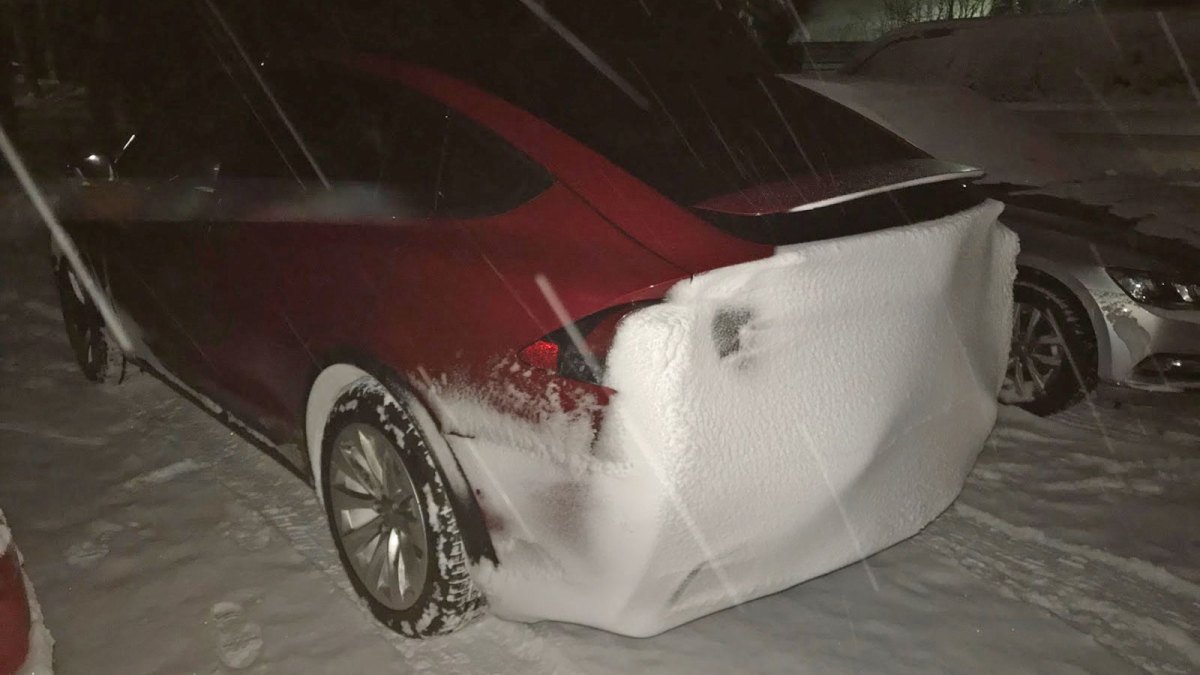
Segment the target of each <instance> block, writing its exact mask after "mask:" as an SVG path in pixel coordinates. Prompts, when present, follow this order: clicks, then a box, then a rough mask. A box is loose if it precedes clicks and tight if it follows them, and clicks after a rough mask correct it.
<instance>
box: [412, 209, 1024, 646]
mask: <svg viewBox="0 0 1200 675" xmlns="http://www.w3.org/2000/svg"><path fill="white" fill-rule="evenodd" d="M1001 208H1002V207H1001V206H1000V205H999V204H997V203H994V202H989V203H985V204H982V205H980V206H978V207H976V208H974V209H971V210H968V211H965V212H963V213H959V214H956V215H953V216H950V217H947V218H942V219H938V220H935V221H931V222H926V223H920V224H916V225H911V226H907V227H903V228H897V229H890V230H884V231H879V232H872V233H869V234H863V235H857V236H853V237H846V238H842V239H836V240H830V241H823V242H817V243H809V244H800V245H796V246H790V247H785V248H781V249H779V250H777V252H776V253H775V255H773V256H772V257H770V258H766V259H763V260H758V261H754V262H750V263H745V264H741V265H736V266H732V267H727V268H722V269H717V270H714V271H711V272H708V273H706V274H703V275H699V276H697V277H694V278H693V279H691V280H689V281H687V282H682V283H680V284H677V285H676V286H675V287H674V288H673V289H672V290H671V292H670V293H669V295H668V296H667V298H666V299H665V301H664V302H663V303H661V304H658V305H654V306H652V307H648V308H645V309H642V310H640V311H638V312H636V313H634V314H631V315H630V316H628V317H627V318H626V319H625V320H624V321H623V322H622V324H621V326H620V329H619V331H618V334H617V336H616V340H615V342H614V344H613V348H612V350H611V352H610V353H609V357H608V367H609V370H608V374H607V376H606V380H605V384H606V385H607V386H609V387H611V388H612V389H614V390H616V392H617V393H616V394H615V395H614V396H613V397H612V399H611V401H609V402H608V404H607V406H606V407H605V409H604V410H603V423H602V424H600V425H599V429H598V430H596V429H595V428H594V427H595V422H594V421H595V419H596V416H595V414H594V411H589V410H587V409H586V406H583V407H582V408H578V409H574V410H569V411H564V410H562V409H558V410H554V409H551V408H547V409H546V410H545V411H544V414H543V415H540V416H539V418H538V419H536V420H533V421H531V422H513V421H511V420H505V419H504V416H503V415H502V414H500V413H499V412H497V411H495V410H489V409H488V406H485V405H482V404H480V403H478V399H474V401H475V402H472V398H471V397H470V396H463V395H461V393H459V394H455V393H453V392H451V391H450V390H448V389H442V390H441V391H430V392H427V393H428V394H430V396H429V400H431V401H432V402H433V403H434V407H435V408H437V409H438V413H439V417H440V418H441V419H442V420H443V421H444V422H445V424H446V430H447V431H448V439H449V441H450V443H451V446H452V448H453V450H454V453H455V456H456V458H457V459H458V461H459V462H460V464H461V466H462V468H463V470H464V472H465V473H466V475H467V477H468V478H469V480H470V481H471V484H472V487H473V488H474V489H475V493H476V496H477V497H478V498H479V499H480V503H481V506H482V507H483V508H484V511H485V512H486V513H488V514H489V529H490V532H491V535H492V540H493V544H494V546H495V550H496V555H497V559H498V561H499V563H498V564H496V565H492V564H491V563H490V562H487V561H485V562H484V563H483V564H482V566H481V567H480V568H479V569H478V570H477V579H478V580H479V582H480V584H481V585H482V586H483V588H484V590H485V591H486V592H487V593H488V598H489V603H490V604H491V606H492V608H493V610H494V611H495V612H496V613H497V614H499V615H500V616H503V617H508V618H514V619H522V620H537V619H555V620H561V621H570V622H576V623H581V624H587V625H591V626H596V627H600V628H604V629H608V630H611V631H614V632H618V633H623V634H626V635H634V636H647V635H653V634H655V633H658V632H661V631H663V630H666V629H669V628H671V627H673V626H676V625H679V624H681V623H684V622H686V621H689V620H691V619H694V618H697V617H700V616H703V615H705V614H708V613H710V612H713V611H717V610H720V609H723V608H726V607H729V606H732V605H735V604H737V603H740V602H744V601H747V600H751V599H753V598H757V597H760V596H763V595H766V594H769V593H773V592H775V591H778V590H781V589H783V588H787V587H788V586H791V585H794V584H796V583H799V582H801V581H804V580H806V579H810V578H812V577H814V576H817V575H820V574H823V573H825V572H828V571H830V570H833V569H836V568H838V567H841V566H844V565H846V564H848V563H850V562H853V561H855V560H858V559H861V558H863V557H865V556H867V555H870V554H871V553H874V552H876V551H878V550H880V549H882V548H884V547H886V546H889V545H891V544H893V543H895V542H897V541H900V540H902V539H904V538H906V537H909V536H911V535H913V534H914V533H916V532H917V531H918V530H920V529H921V528H922V527H923V526H924V525H925V524H926V523H928V522H929V521H930V520H931V519H932V518H933V517H934V516H936V515H937V514H938V513H939V512H941V511H942V510H943V509H944V508H945V507H946V506H947V505H949V503H950V502H951V501H953V499H954V498H955V496H956V495H957V494H958V492H959V490H960V489H961V487H962V483H963V480H964V479H965V477H966V475H967V472H968V471H969V469H970V467H971V465H972V463H973V462H974V459H975V457H976V455H977V454H978V452H979V450H980V448H981V447H982V445H983V442H984V439H985V438H986V436H987V434H988V432H989V431H990V429H991V427H992V425H993V423H994V420H995V415H996V395H997V392H998V390H999V388H1000V384H1001V380H1002V377H1003V373H1004V364H1005V359H1006V357H1007V351H1008V337H1009V332H1010V330H1011V328H1010V322H1011V302H1012V283H1013V279H1014V277H1015V257H1016V252H1017V242H1016V236H1015V235H1014V234H1012V232H1010V231H1009V230H1007V229H1006V228H1004V227H1003V226H1001V225H999V224H998V223H997V222H996V218H997V216H998V215H999V213H1000V210H1001ZM514 372H515V368H514ZM515 376H518V377H519V376H520V374H519V373H517V374H516V375H515ZM548 393H550V392H548ZM546 398H547V400H555V399H556V398H557V397H555V396H547V397H546Z"/></svg>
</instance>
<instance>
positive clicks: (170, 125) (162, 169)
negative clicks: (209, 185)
mask: <svg viewBox="0 0 1200 675" xmlns="http://www.w3.org/2000/svg"><path fill="white" fill-rule="evenodd" d="M202 103H203V102H202V101H200V100H198V99H197V98H196V97H195V92H194V91H191V92H187V93H185V94H183V95H178V96H175V97H168V98H167V99H165V100H164V102H163V103H162V105H161V107H160V108H159V110H158V111H157V113H156V114H155V115H154V116H153V118H151V119H150V120H149V122H148V123H147V124H145V125H143V128H142V129H141V130H139V131H138V132H137V133H136V134H134V136H133V139H132V140H131V141H129V143H128V145H127V146H126V148H125V149H124V151H122V152H121V154H120V157H119V158H118V160H117V163H116V169H117V174H118V175H119V176H120V177H121V178H123V179H133V180H139V181H145V180H154V181H179V180H189V179H204V180H208V179H209V178H210V174H211V172H212V169H213V162H214V160H215V159H216V158H215V157H214V156H213V153H212V151H211V149H212V148H213V143H214V140H215V139H214V138H213V134H214V133H219V129H218V128H217V126H218V125H217V124H216V120H214V119H213V118H212V116H210V115H208V114H206V113H205V111H204V110H202V109H201V108H202V107H203V106H202Z"/></svg>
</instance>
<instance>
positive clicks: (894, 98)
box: [789, 76, 1200, 415]
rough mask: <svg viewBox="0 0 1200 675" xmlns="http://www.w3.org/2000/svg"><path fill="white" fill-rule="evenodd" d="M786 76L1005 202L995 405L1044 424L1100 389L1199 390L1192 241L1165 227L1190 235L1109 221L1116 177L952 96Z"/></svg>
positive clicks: (1196, 266)
mask: <svg viewBox="0 0 1200 675" xmlns="http://www.w3.org/2000/svg"><path fill="white" fill-rule="evenodd" d="M789 79H791V80H793V81H794V82H796V83H798V84H800V85H802V86H804V87H807V88H809V89H811V90H813V91H815V92H817V93H820V94H822V95H825V96H827V97H829V98H831V99H833V100H836V101H838V102H840V103H842V104H843V105H846V106H848V107H850V108H852V109H854V110H855V111H857V112H859V113H860V114H862V115H865V116H866V117H869V118H870V119H872V120H874V121H875V122H877V123H879V124H881V125H883V126H885V127H887V128H888V129H890V130H891V131H893V132H894V133H896V134H897V135H899V136H901V137H903V138H905V139H907V140H908V141H909V142H911V143H913V144H914V145H916V146H917V147H919V148H921V149H923V150H925V151H926V152H929V153H930V154H932V155H934V156H935V157H938V158H939V159H945V160H948V161H954V162H961V163H964V164H970V165H972V166H979V167H981V168H983V169H984V170H985V171H987V172H988V178H987V179H986V181H987V182H985V183H984V184H983V185H982V186H981V189H983V190H984V191H985V192H987V193H989V194H990V195H991V196H993V197H995V198H997V199H1000V200H1002V201H1004V202H1005V203H1006V208H1005V211H1004V213H1003V215H1002V216H1001V220H1002V221H1003V222H1004V224H1005V225H1007V226H1008V227H1009V228H1010V229H1012V230H1014V231H1015V232H1016V233H1017V234H1018V235H1019V236H1020V238H1021V251H1020V254H1019V256H1018V258H1017V265H1018V275H1017V280H1016V286H1015V289H1014V313H1015V314H1014V323H1013V334H1012V338H1013V339H1012V351H1011V353H1010V356H1009V367H1008V373H1007V376H1006V379H1005V386H1004V389H1003V391H1002V392H1001V400H1002V401H1004V402H1006V403H1010V404H1014V405H1019V406H1021V407H1023V408H1025V409H1027V410H1029V411H1030V412H1034V413H1037V414H1041V415H1046V414H1051V413H1054V412H1057V411H1060V410H1062V409H1064V408H1067V407H1069V406H1071V405H1073V404H1075V403H1077V402H1079V401H1080V400H1082V399H1083V398H1084V396H1086V395H1087V394H1088V393H1089V392H1091V391H1092V390H1093V389H1095V387H1096V386H1097V384H1098V383H1099V382H1107V383H1110V384H1114V385H1118V386H1123V387H1132V388H1137V389H1149V390H1155V391H1173V392H1177V391H1183V390H1189V389H1200V271H1198V270H1200V248H1197V246H1200V233H1190V232H1189V231H1188V229H1187V228H1186V227H1177V228H1175V229H1174V230H1170V231H1169V232H1170V233H1171V234H1175V235H1176V236H1178V237H1188V236H1189V235H1193V234H1194V235H1197V236H1195V237H1194V238H1193V239H1192V244H1193V245H1192V246H1189V245H1188V243H1187V242H1186V241H1175V240H1171V239H1166V238H1163V237H1158V236H1151V235H1150V234H1147V233H1146V232H1144V231H1142V230H1144V229H1146V228H1143V227H1141V223H1139V222H1138V219H1137V218H1130V217H1121V216H1118V215H1115V214H1113V213H1111V212H1110V211H1111V209H1110V208H1109V207H1108V206H1107V205H1105V204H1104V203H1103V200H1104V199H1105V197H1106V196H1107V197H1108V198H1110V199H1111V198H1112V195H1113V193H1114V192H1115V189H1114V188H1113V186H1112V182H1113V181H1112V179H1107V178H1101V179H1094V178H1089V177H1087V175H1086V174H1087V170H1086V169H1085V168H1084V167H1083V166H1082V165H1081V164H1079V163H1078V162H1076V161H1075V159H1074V156H1073V153H1072V151H1071V150H1069V149H1067V148H1065V147H1064V146H1062V145H1061V144H1060V143H1059V142H1058V141H1057V140H1056V139H1055V138H1054V136H1053V135H1052V134H1049V133H1048V132H1046V131H1045V130H1042V129H1039V128H1038V127H1036V126H1033V125H1031V124H1029V123H1028V122H1026V121H1024V120H1023V119H1021V118H1020V117H1018V116H1016V115H1014V114H1012V113H1010V112H1008V111H1006V110H1005V109H1004V108H1002V107H1001V106H998V105H996V104H994V103H992V102H990V101H988V100H986V99H984V98H982V97H980V96H978V95H976V94H973V93H972V92H970V91H968V90H966V89H963V88H961V87H955V86H951V85H936V84H935V85H916V84H909V83H897V82H891V81H886V82H885V81H878V80H872V79H866V78H860V77H853V76H836V77H828V76H826V77H824V78H821V79H817V78H809V77H801V76H791V77H790V78H789ZM1089 186H1091V188H1092V189H1089ZM1157 187H1158V189H1159V190H1160V191H1162V192H1165V191H1169V189H1170V186H1157ZM1147 189H1150V188H1149V186H1147V187H1145V188H1143V191H1145V190H1147ZM1153 210H1154V209H1152V208H1149V207H1148V208H1146V209H1144V211H1145V213H1147V214H1149V213H1150V212H1151V211H1153ZM1159 210H1161V209H1159ZM1149 217H1150V216H1149V215H1147V216H1146V218H1149ZM1186 219H1187V220H1191V219H1192V216H1191V215H1190V214H1189V215H1187V216H1186Z"/></svg>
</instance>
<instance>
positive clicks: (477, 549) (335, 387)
mask: <svg viewBox="0 0 1200 675" xmlns="http://www.w3.org/2000/svg"><path fill="white" fill-rule="evenodd" d="M363 378H369V379H371V380H374V381H375V382H378V383H379V384H380V385H382V386H383V388H384V390H385V391H386V392H387V393H388V394H389V395H390V396H392V397H393V398H394V399H396V401H397V402H398V403H401V404H403V405H404V406H405V407H406V408H407V409H408V411H409V413H411V414H412V415H413V417H415V418H416V420H417V422H418V424H420V425H421V427H422V431H423V432H424V435H425V438H426V441H427V442H428V443H429V447H430V449H431V450H432V451H433V455H434V459H435V460H436V461H437V463H438V468H440V469H441V471H442V475H443V476H444V477H445V479H446V482H447V484H448V485H449V487H450V499H451V501H452V503H453V506H454V514H455V517H456V518H457V520H458V526H459V531H460V532H461V533H462V535H463V544H464V545H465V547H466V551H467V556H468V557H469V559H470V560H471V562H473V563H477V562H479V561H480V560H481V559H484V558H487V559H489V560H491V561H492V562H493V563H495V562H497V559H496V553H495V549H494V548H493V547H492V540H491V537H490V536H489V535H488V533H487V528H486V526H485V524H484V523H485V521H484V518H483V512H482V511H481V510H480V508H479V504H478V502H477V501H476V500H475V496H474V491H473V490H472V488H471V484H470V481H469V480H468V479H467V476H466V474H465V473H463V470H462V465H461V464H460V463H459V462H458V459H457V458H456V457H455V456H454V452H453V450H451V448H450V445H449V443H447V442H446V439H445V437H444V436H443V435H442V433H441V425H440V424H439V423H438V420H437V419H436V418H435V417H434V415H433V413H432V412H431V411H430V408H429V406H428V405H427V404H426V402H425V401H424V400H423V399H422V398H421V397H420V396H419V395H418V394H417V393H416V390H415V389H414V388H413V387H412V386H410V385H409V383H408V382H407V381H406V380H405V379H404V378H402V377H400V376H399V375H397V374H396V373H394V372H393V371H392V370H391V369H390V368H388V367H387V366H385V365H383V364H381V363H379V362H378V361H376V360H374V359H371V358H367V357H361V356H353V355H349V354H339V355H338V357H337V358H333V359H330V360H329V362H328V363H327V364H326V365H325V366H324V367H322V368H321V369H320V371H319V372H318V373H317V374H316V375H315V376H314V378H313V380H312V384H311V386H310V387H309V390H308V397H307V400H306V404H305V412H304V442H305V450H306V456H307V458H308V466H309V471H310V474H311V476H312V479H313V486H314V487H315V488H316V492H317V499H318V500H320V499H322V494H321V487H320V486H321V480H322V476H321V449H322V446H323V445H324V437H325V423H326V421H327V420H328V419H329V414H330V412H331V411H332V410H333V406H334V403H335V402H336V401H337V398H338V396H339V395H340V394H341V393H342V391H344V390H345V389H346V387H348V386H350V385H351V384H353V383H355V382H357V381H359V380H361V379H363Z"/></svg>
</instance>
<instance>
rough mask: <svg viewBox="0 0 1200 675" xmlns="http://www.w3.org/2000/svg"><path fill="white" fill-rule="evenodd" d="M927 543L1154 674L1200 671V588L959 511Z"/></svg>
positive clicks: (937, 525) (931, 531)
mask: <svg viewBox="0 0 1200 675" xmlns="http://www.w3.org/2000/svg"><path fill="white" fill-rule="evenodd" d="M921 536H922V538H923V539H924V540H925V542H926V543H927V544H928V545H930V546H931V547H933V548H934V549H936V550H938V551H939V552H940V553H942V554H943V555H946V556H948V557H950V558H952V559H954V560H957V561H958V562H959V564H961V565H962V566H963V567H965V568H966V569H967V570H969V571H970V572H971V573H973V574H975V575H976V576H978V577H979V578H981V579H983V580H985V581H988V582H990V583H994V584H996V585H998V586H999V587H1001V588H1002V589H1004V590H1005V591H1007V592H1008V593H1009V594H1011V595H1012V596H1014V597H1016V598H1018V599H1021V600H1023V601H1025V602H1029V603H1031V604H1033V605H1036V606H1038V607H1041V608H1043V609H1045V610H1047V611H1049V612H1050V613H1051V614H1053V615H1055V616H1057V617H1059V618H1060V619H1062V620H1063V621H1065V622H1067V623H1068V624H1070V625H1072V626H1074V627H1075V628H1077V629H1079V630H1080V631H1081V632H1083V633H1085V634H1088V635H1091V636H1093V637H1094V638H1095V639H1096V641H1097V642H1099V643H1101V644H1103V645H1105V646H1107V647H1109V648H1111V649H1112V650H1113V651H1114V652H1115V653H1116V654H1118V655H1119V656H1121V657H1123V658H1125V659H1127V660H1129V661H1130V662H1132V663H1134V664H1136V665H1137V666H1139V667H1141V668H1144V669H1145V670H1147V671H1148V672H1150V673H1156V674H1157V673H1162V674H1163V675H1176V674H1178V675H1186V674H1188V673H1195V672H1198V671H1200V635H1198V634H1197V631H1198V630H1200V625H1198V624H1197V617H1200V587H1198V586H1197V585H1196V584H1193V583H1192V582H1189V581H1187V580H1184V579H1180V578H1179V577H1176V576H1174V575H1173V574H1171V573H1169V572H1167V571H1166V570H1163V569H1161V568H1159V567H1157V566H1155V565H1152V564H1150V563H1147V562H1145V561H1141V560H1134V559H1130V558H1122V557H1120V556H1116V555H1113V554H1111V553H1108V552H1106V551H1101V550H1097V549H1093V548H1090V547H1087V546H1080V545H1077V544H1071V543H1067V542H1063V541H1059V540H1057V539H1054V538H1052V537H1050V536H1048V535H1046V533H1044V532H1042V531H1040V530H1035V529H1033V528H1028V527H1021V526H1018V525H1013V524H1011V523H1008V522H1007V521H1004V520H1001V519H1000V518H997V517H995V516H993V515H991V514H989V513H986V512H984V511H981V510H979V509H976V508H973V507H970V506H966V505H963V504H959V505H956V506H954V507H953V508H952V509H950V510H949V511H947V512H946V514H944V515H943V516H942V517H941V518H939V519H938V520H936V521H934V523H933V524H931V525H930V526H929V527H928V528H927V529H926V531H925V533H924V534H923V535H921Z"/></svg>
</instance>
